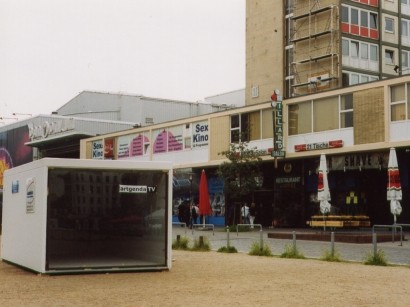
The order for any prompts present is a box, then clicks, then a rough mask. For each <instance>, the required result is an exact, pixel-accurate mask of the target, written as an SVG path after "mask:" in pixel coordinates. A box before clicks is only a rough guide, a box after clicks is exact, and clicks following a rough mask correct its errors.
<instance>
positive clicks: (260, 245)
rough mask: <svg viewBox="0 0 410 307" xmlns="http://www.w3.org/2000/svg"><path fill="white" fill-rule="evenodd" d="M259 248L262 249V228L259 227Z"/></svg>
mask: <svg viewBox="0 0 410 307" xmlns="http://www.w3.org/2000/svg"><path fill="white" fill-rule="evenodd" d="M259 250H260V251H262V250H263V231H262V228H261V229H260V243H259Z"/></svg>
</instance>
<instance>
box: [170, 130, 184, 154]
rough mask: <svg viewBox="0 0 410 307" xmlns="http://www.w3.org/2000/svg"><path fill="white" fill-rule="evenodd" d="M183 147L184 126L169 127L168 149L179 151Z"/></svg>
mask: <svg viewBox="0 0 410 307" xmlns="http://www.w3.org/2000/svg"><path fill="white" fill-rule="evenodd" d="M182 149H183V137H182V126H176V127H172V128H169V129H168V151H179V150H182Z"/></svg>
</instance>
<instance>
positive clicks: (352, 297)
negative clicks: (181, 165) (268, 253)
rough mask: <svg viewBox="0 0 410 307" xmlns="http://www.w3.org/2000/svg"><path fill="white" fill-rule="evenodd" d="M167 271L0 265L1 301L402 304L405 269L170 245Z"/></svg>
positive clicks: (408, 294)
mask: <svg viewBox="0 0 410 307" xmlns="http://www.w3.org/2000/svg"><path fill="white" fill-rule="evenodd" d="M173 259H174V261H173V267H172V269H171V270H170V271H163V272H139V273H111V274H85V275H62V276H49V275H39V274H34V273H32V272H27V271H25V270H22V269H21V268H19V267H16V266H14V265H10V264H8V263H5V262H1V263H0V306H235V305H236V306H409V302H410V268H408V267H378V266H367V265H364V264H360V263H332V262H325V261H320V260H296V259H281V258H277V257H273V258H270V257H258V256H250V255H246V254H241V253H238V254H223V253H217V252H189V251H173Z"/></svg>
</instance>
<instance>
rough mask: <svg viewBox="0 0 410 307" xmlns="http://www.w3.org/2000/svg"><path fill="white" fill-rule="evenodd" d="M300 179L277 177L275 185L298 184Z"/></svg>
mask: <svg viewBox="0 0 410 307" xmlns="http://www.w3.org/2000/svg"><path fill="white" fill-rule="evenodd" d="M300 180H301V178H300V177H279V178H276V183H279V184H281V183H282V184H283V183H300Z"/></svg>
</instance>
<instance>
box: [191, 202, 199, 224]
mask: <svg viewBox="0 0 410 307" xmlns="http://www.w3.org/2000/svg"><path fill="white" fill-rule="evenodd" d="M198 212H199V208H198V206H197V205H195V204H193V205H192V207H191V228H192V227H193V225H194V224H197V218H198Z"/></svg>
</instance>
